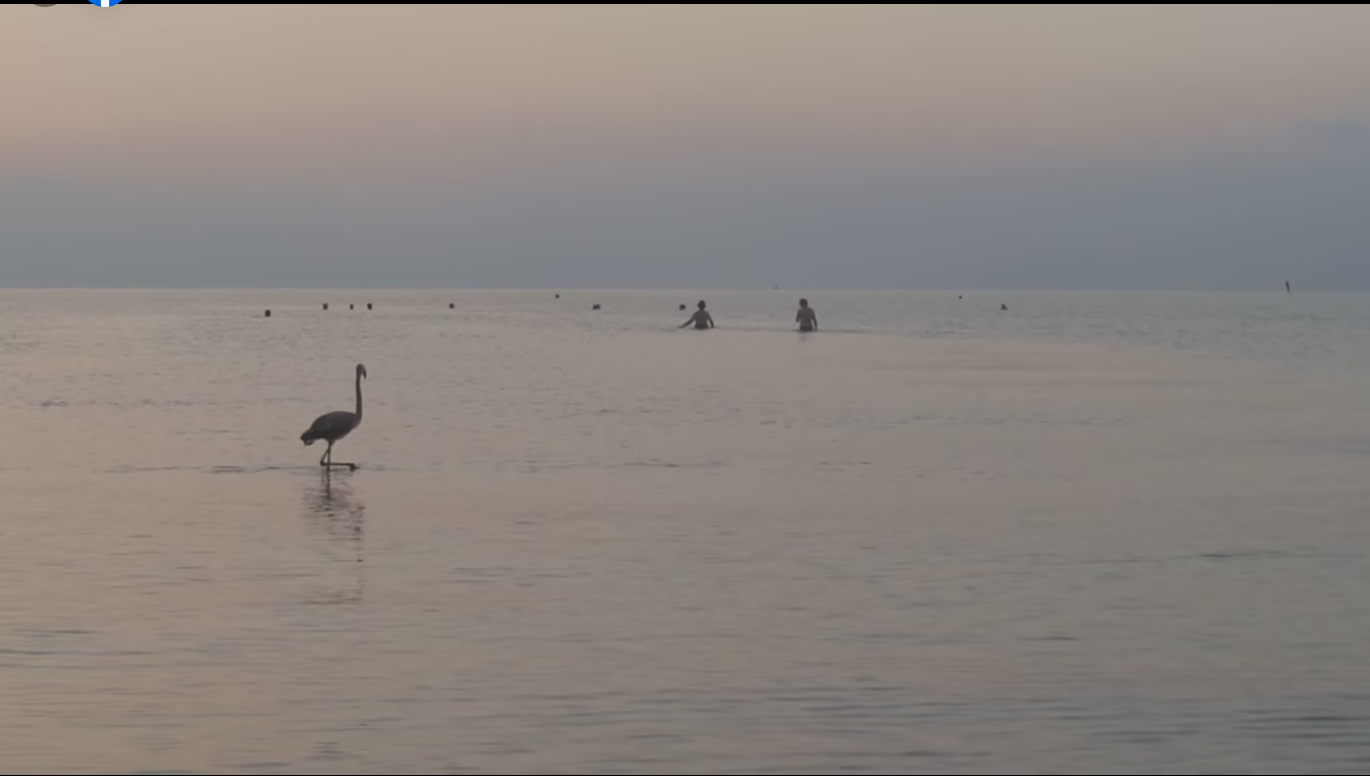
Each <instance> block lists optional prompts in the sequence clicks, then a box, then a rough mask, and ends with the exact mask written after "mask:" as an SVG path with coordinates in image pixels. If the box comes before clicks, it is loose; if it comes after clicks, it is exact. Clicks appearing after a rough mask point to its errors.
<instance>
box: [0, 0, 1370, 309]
mask: <svg viewBox="0 0 1370 776" xmlns="http://www.w3.org/2000/svg"><path fill="white" fill-rule="evenodd" d="M1367 40H1370V8H1367V7H1365V6H1353V5H1347V6H1337V5H1283V6H1264V5H1207V6H1179V5H1171V6H1163V5H1152V6H1141V5H1138V6H1107V5H1099V6H1070V5H1038V6H1016V5H1012V6H1011V5H1004V6H989V5H984V6H953V5H946V6H940V5H922V6H900V7H896V6H876V5H866V6H856V5H842V6H836V5H830V6H808V5H788V6H787V5H780V6H761V5H756V6H725V5H717V6H665V5H662V6H648V5H643V6H608V5H583V6H550V5H548V6H496V5H489V6H482V5H416V6H403V5H398V6H391V5H384V6H382V5H377V6H365V5H362V6H348V5H312V6H292V5H246V6H236V5H214V4H190V5H165V6H163V5H140V4H138V3H137V2H136V0H125V2H123V3H122V4H120V5H119V6H117V7H114V8H108V9H105V8H98V7H96V6H94V5H90V4H88V3H86V4H80V5H63V6H58V7H53V8H40V7H37V6H33V5H0V72H3V73H5V76H4V77H3V78H2V79H0V115H3V116H4V120H3V121H0V286H106V285H108V286H185V287H195V286H334V287H337V286H387V287H429V286H449V287H478V286H499V287H594V286H598V287H639V288H649V287H692V288H706V287H729V286H731V287H765V288H769V287H770V286H771V285H777V284H778V285H781V286H782V287H786V288H800V287H808V288H815V289H817V288H862V287H880V288H889V287H909V288H919V287H923V288H928V287H943V286H954V287H963V288H964V287H977V286H978V287H997V288H1015V287H1025V288H1077V287H1086V288H1150V287H1160V288H1196V289H1210V288H1236V289H1241V288H1260V289H1268V288H1271V287H1276V286H1280V285H1281V284H1282V283H1283V281H1284V280H1285V279H1286V278H1289V279H1291V280H1293V281H1294V283H1295V285H1296V286H1297V287H1300V288H1306V289H1312V288H1328V289H1347V288H1362V289H1365V288H1370V217H1368V216H1370V209H1368V208H1367V206H1368V205H1370V45H1367V44H1366V41H1367Z"/></svg>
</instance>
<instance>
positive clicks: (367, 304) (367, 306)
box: [366, 302, 371, 310]
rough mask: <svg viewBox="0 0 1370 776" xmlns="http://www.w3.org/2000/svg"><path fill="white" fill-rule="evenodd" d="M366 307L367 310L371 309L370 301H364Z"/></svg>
mask: <svg viewBox="0 0 1370 776" xmlns="http://www.w3.org/2000/svg"><path fill="white" fill-rule="evenodd" d="M366 309H368V310H370V309H371V303H370V302H367V303H366Z"/></svg>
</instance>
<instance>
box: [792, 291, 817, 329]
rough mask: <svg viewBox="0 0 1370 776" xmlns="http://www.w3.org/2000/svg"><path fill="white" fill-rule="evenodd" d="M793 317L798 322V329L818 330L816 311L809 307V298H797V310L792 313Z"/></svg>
mask: <svg viewBox="0 0 1370 776" xmlns="http://www.w3.org/2000/svg"><path fill="white" fill-rule="evenodd" d="M794 319H795V320H796V321H798V322H799V330H800V331H817V330H818V313H816V312H814V311H813V308H812V307H809V300H807V299H800V300H799V312H797V313H795V314H794Z"/></svg>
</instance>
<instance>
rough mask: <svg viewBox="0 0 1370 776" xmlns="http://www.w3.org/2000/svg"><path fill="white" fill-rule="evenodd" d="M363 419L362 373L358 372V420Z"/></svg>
mask: <svg viewBox="0 0 1370 776" xmlns="http://www.w3.org/2000/svg"><path fill="white" fill-rule="evenodd" d="M361 420H362V373H361V372H358V373H357V422H358V423H360V422H361Z"/></svg>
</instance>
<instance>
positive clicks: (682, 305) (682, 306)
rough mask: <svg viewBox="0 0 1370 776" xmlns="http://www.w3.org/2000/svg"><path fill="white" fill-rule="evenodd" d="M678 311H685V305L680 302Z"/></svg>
mask: <svg viewBox="0 0 1370 776" xmlns="http://www.w3.org/2000/svg"><path fill="white" fill-rule="evenodd" d="M680 309H682V310H684V309H685V303H684V302H681V303H680Z"/></svg>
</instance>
